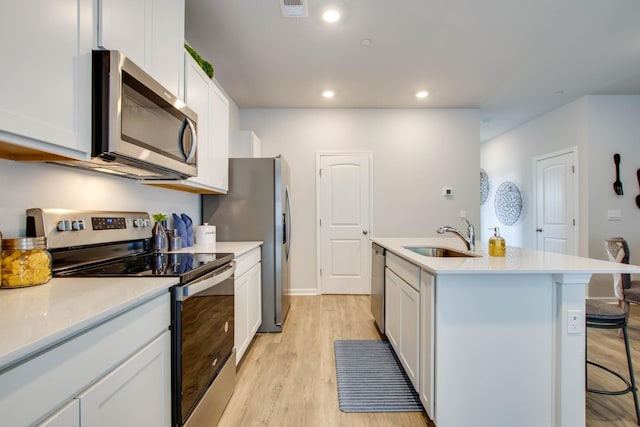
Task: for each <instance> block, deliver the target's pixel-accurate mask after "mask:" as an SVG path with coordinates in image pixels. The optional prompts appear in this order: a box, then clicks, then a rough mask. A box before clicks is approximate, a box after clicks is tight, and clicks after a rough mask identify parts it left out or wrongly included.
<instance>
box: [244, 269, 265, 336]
mask: <svg viewBox="0 0 640 427" xmlns="http://www.w3.org/2000/svg"><path fill="white" fill-rule="evenodd" d="M261 268H262V265H261V264H260V263H258V264H256V265H254V266H253V268H252V269H251V270H250V271H249V272H248V273H247V275H248V276H249V307H248V309H247V312H248V322H249V342H251V340H252V339H253V336H254V335H255V334H256V332H257V331H258V328H259V327H260V325H261V324H262V280H261V279H262V276H261V271H260V270H261Z"/></svg>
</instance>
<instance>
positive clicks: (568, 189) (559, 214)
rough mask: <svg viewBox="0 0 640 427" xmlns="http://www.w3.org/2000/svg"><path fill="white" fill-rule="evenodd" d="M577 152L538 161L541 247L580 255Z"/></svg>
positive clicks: (537, 176) (539, 247)
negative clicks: (578, 245) (576, 220)
mask: <svg viewBox="0 0 640 427" xmlns="http://www.w3.org/2000/svg"><path fill="white" fill-rule="evenodd" d="M574 157H575V153H574V152H573V151H570V152H566V153H562V154H557V155H550V156H548V157H543V158H539V159H537V160H536V189H537V194H536V203H537V206H536V234H537V249H538V250H541V251H547V252H556V253H563V254H569V255H577V237H576V222H575V218H576V216H575V214H576V212H575V211H576V206H577V200H578V199H577V198H578V195H577V183H576V180H575V163H574V160H575V159H574Z"/></svg>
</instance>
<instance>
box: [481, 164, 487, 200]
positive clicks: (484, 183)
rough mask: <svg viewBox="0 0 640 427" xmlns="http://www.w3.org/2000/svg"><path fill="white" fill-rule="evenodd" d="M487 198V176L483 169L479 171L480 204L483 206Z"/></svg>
mask: <svg viewBox="0 0 640 427" xmlns="http://www.w3.org/2000/svg"><path fill="white" fill-rule="evenodd" d="M488 198H489V175H487V171H485V170H484V169H480V204H481V205H484V202H486V201H487V199H488Z"/></svg>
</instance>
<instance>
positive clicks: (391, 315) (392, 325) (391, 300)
mask: <svg viewBox="0 0 640 427" xmlns="http://www.w3.org/2000/svg"><path fill="white" fill-rule="evenodd" d="M401 280H402V279H400V278H399V277H398V276H397V275H396V274H395V273H394V272H393V271H391V270H389V269H388V268H387V269H385V293H384V299H385V301H384V303H385V319H384V320H385V334H386V336H387V339H388V340H389V342H390V343H391V345H392V346H393V348H394V349H395V350H396V354H400V346H399V341H400V337H401V334H400V321H401V317H400V298H401V296H400V281H401Z"/></svg>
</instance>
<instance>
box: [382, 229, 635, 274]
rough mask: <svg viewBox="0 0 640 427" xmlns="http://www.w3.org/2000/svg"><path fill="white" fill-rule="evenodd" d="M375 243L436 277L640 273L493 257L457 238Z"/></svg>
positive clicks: (514, 253)
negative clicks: (426, 250) (424, 251)
mask: <svg viewBox="0 0 640 427" xmlns="http://www.w3.org/2000/svg"><path fill="white" fill-rule="evenodd" d="M371 240H372V241H373V242H375V243H377V244H379V245H380V246H384V247H385V248H386V249H387V250H389V251H391V252H393V253H395V254H396V255H398V256H400V257H402V258H404V259H406V260H407V261H410V262H412V263H414V264H416V265H418V266H420V267H421V268H424V269H425V270H427V271H428V272H430V273H432V274H469V273H473V274H514V273H515V274H570V273H591V274H596V273H640V267H638V266H635V265H627V264H621V263H617V262H610V261H602V260H597V259H591V258H583V257H577V256H571V255H563V254H556V253H551V252H540V251H535V250H530V249H523V248H518V247H512V246H507V256H506V257H504V258H503V257H490V256H488V253H487V242H476V250H475V252H469V251H467V250H466V247H465V245H464V243H463V242H462V240H460V239H459V238H457V237H425V238H416V237H406V238H404V237H389V238H387V237H375V238H372V239H371ZM404 246H443V247H447V248H451V249H455V250H458V251H462V252H467V253H472V254H475V255H481V256H479V257H473V258H472V257H469V258H467V257H464V258H458V257H451V258H434V257H426V256H423V255H418V254H417V253H415V252H412V251H410V250H408V249H405V248H404Z"/></svg>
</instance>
